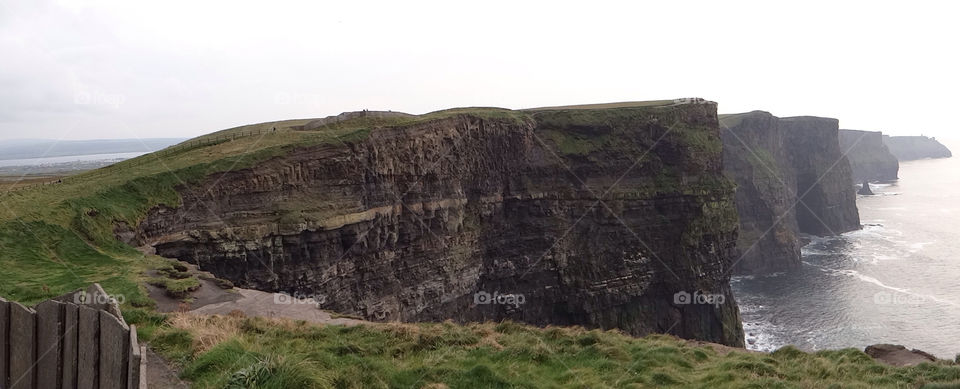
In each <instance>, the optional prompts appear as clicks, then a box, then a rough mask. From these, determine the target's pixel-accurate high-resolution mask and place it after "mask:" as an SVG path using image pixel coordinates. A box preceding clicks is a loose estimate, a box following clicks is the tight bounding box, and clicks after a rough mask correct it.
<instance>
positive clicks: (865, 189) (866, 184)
mask: <svg viewBox="0 0 960 389" xmlns="http://www.w3.org/2000/svg"><path fill="white" fill-rule="evenodd" d="M857 194H859V195H864V196H873V191H872V190H870V181H866V180H864V181H863V186H861V187H860V191H858V192H857Z"/></svg>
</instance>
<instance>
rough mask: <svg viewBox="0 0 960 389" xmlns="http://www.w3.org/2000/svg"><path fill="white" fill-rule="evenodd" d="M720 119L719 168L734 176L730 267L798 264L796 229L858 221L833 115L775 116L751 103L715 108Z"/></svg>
mask: <svg viewBox="0 0 960 389" xmlns="http://www.w3.org/2000/svg"><path fill="white" fill-rule="evenodd" d="M721 123H722V127H723V133H722V134H723V136H722V139H723V146H724V150H723V158H724V173H725V174H727V175H728V176H729V177H731V178H732V179H734V180H735V181H736V183H737V190H736V203H737V212H738V213H739V215H740V237H739V239H738V241H737V251H738V253H739V260H738V261H737V262H736V263H735V267H736V270H737V272H738V273H741V274H756V273H771V272H776V271H783V270H789V269H792V268H795V267H797V266H799V265H800V247H801V244H800V242H799V238H798V233H800V232H804V233H809V234H815V235H832V234H840V233H844V232H847V231H851V230H855V229H858V228H860V217H859V214H858V212H857V206H856V194H855V192H854V188H853V185H852V180H853V178H852V173H851V168H850V165H849V162H847V159H846V158H844V157H843V155H842V153H841V150H840V147H839V141H838V122H837V120H835V119H826V118H816V117H796V118H783V119H780V118H777V117H775V116H773V115H771V114H769V113H767V112H762V111H754V112H749V113H744V114H735V115H723V116H722V121H721ZM800 199H802V203H801V202H800Z"/></svg>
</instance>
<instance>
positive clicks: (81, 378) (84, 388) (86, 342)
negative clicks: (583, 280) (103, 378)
mask: <svg viewBox="0 0 960 389" xmlns="http://www.w3.org/2000/svg"><path fill="white" fill-rule="evenodd" d="M79 309H80V315H79V316H78V318H79V323H80V326H79V331H78V333H77V334H78V339H79V341H78V344H79V348H78V349H77V362H78V363H77V388H80V389H95V388H96V387H97V384H98V383H99V381H100V380H99V378H98V377H97V373H98V372H99V371H100V360H99V358H98V355H99V354H100V353H99V350H100V314H99V312H98V311H97V310H96V309H94V308H90V307H88V306H84V305H81V306H80V307H79Z"/></svg>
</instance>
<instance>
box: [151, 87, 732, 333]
mask: <svg viewBox="0 0 960 389" xmlns="http://www.w3.org/2000/svg"><path fill="white" fill-rule="evenodd" d="M513 114H516V113H513ZM719 138H720V137H719V128H718V122H717V116H716V104H714V103H709V104H681V105H675V106H669V107H646V108H617V109H603V110H587V109H560V110H548V111H532V112H527V113H525V114H522V115H515V116H509V115H508V117H506V118H503V117H480V116H477V115H474V114H461V115H457V116H455V117H452V118H445V119H437V120H430V121H423V122H417V123H415V124H410V125H404V126H395V127H389V128H379V129H376V130H374V131H372V132H371V134H370V136H369V137H368V138H367V139H365V140H362V141H358V142H349V143H347V144H328V145H321V146H311V147H304V148H300V149H297V150H294V151H292V152H290V153H289V154H287V155H285V156H283V157H279V158H275V159H273V160H270V161H267V162H265V163H262V164H260V165H258V166H256V167H254V168H251V169H246V170H238V171H234V172H229V173H226V174H222V175H221V174H217V175H216V177H209V178H208V179H207V180H206V182H203V183H201V184H200V185H196V186H191V187H182V188H180V189H179V190H180V192H181V196H182V198H183V202H182V205H180V206H179V207H177V208H171V207H166V206H160V207H157V208H155V209H153V210H152V211H151V212H150V214H149V215H148V217H147V218H146V220H144V221H143V222H142V223H141V224H140V225H139V226H138V239H139V240H140V241H141V242H144V243H147V244H150V245H152V246H153V247H155V248H156V249H157V252H158V253H159V254H160V255H163V256H167V257H176V258H180V259H182V260H186V261H188V262H191V263H196V264H198V265H199V266H200V268H201V269H202V270H206V271H210V272H212V273H213V274H215V275H216V276H217V277H220V278H226V279H229V280H231V281H233V282H234V283H236V284H237V285H238V286H240V287H245V288H254V289H259V290H264V291H286V292H293V293H304V294H309V295H313V296H315V298H316V299H317V300H318V301H320V303H321V308H324V309H329V310H333V311H337V312H341V313H347V314H352V315H357V316H361V317H363V318H366V319H369V320H402V321H437V320H444V319H454V320H458V321H481V320H501V319H514V320H519V321H524V322H527V323H532V324H538V325H546V324H558V325H584V326H587V327H599V328H620V329H622V330H624V331H626V332H628V333H631V334H634V335H643V334H647V333H653V332H669V333H672V334H675V335H678V336H681V337H685V338H693V339H701V340H706V341H711V342H718V343H723V344H727V345H733V346H742V345H743V338H744V337H743V331H742V328H741V322H740V316H739V311H738V308H737V305H736V302H735V301H734V297H733V295H732V293H731V291H730V287H729V278H730V273H731V266H732V262H733V261H734V259H735V257H734V255H735V249H736V247H735V246H736V239H737V225H738V222H737V214H736V208H735V206H734V201H733V200H734V199H733V197H734V190H733V188H734V187H733V183H732V182H730V181H729V180H726V179H724V178H723V176H722V174H721V169H722V158H721V144H720V139H719ZM648 151H649V152H648ZM598 196H602V198H603V202H602V203H599V202H597V200H596V199H597V197H598ZM482 292H486V293H490V294H493V293H499V294H501V295H504V294H517V295H523V304H517V305H505V304H482V303H481V304H477V302H478V301H477V300H475V298H476V296H478V295H477V293H482ZM684 292H685V293H691V294H693V293H694V292H699V294H701V295H702V294H716V295H719V296H720V297H721V298H720V300H722V301H715V302H716V304H713V305H711V304H696V303H693V304H690V303H683V302H682V301H681V302H678V301H675V299H674V297H675V295H676V294H677V293H684ZM480 302H482V301H480Z"/></svg>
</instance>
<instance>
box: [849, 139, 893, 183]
mask: <svg viewBox="0 0 960 389" xmlns="http://www.w3.org/2000/svg"><path fill="white" fill-rule="evenodd" d="M840 150H841V151H842V152H843V153H845V154H846V155H847V159H848V160H850V168H851V169H852V172H853V181H854V182H863V181H864V180H870V181H891V180H896V179H897V174H898V173H899V172H900V162H899V161H897V157H895V156H894V155H893V154H891V153H890V150H889V149H888V148H887V146H886V145H885V144H884V143H883V134H881V133H880V132H879V131H857V130H840Z"/></svg>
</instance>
